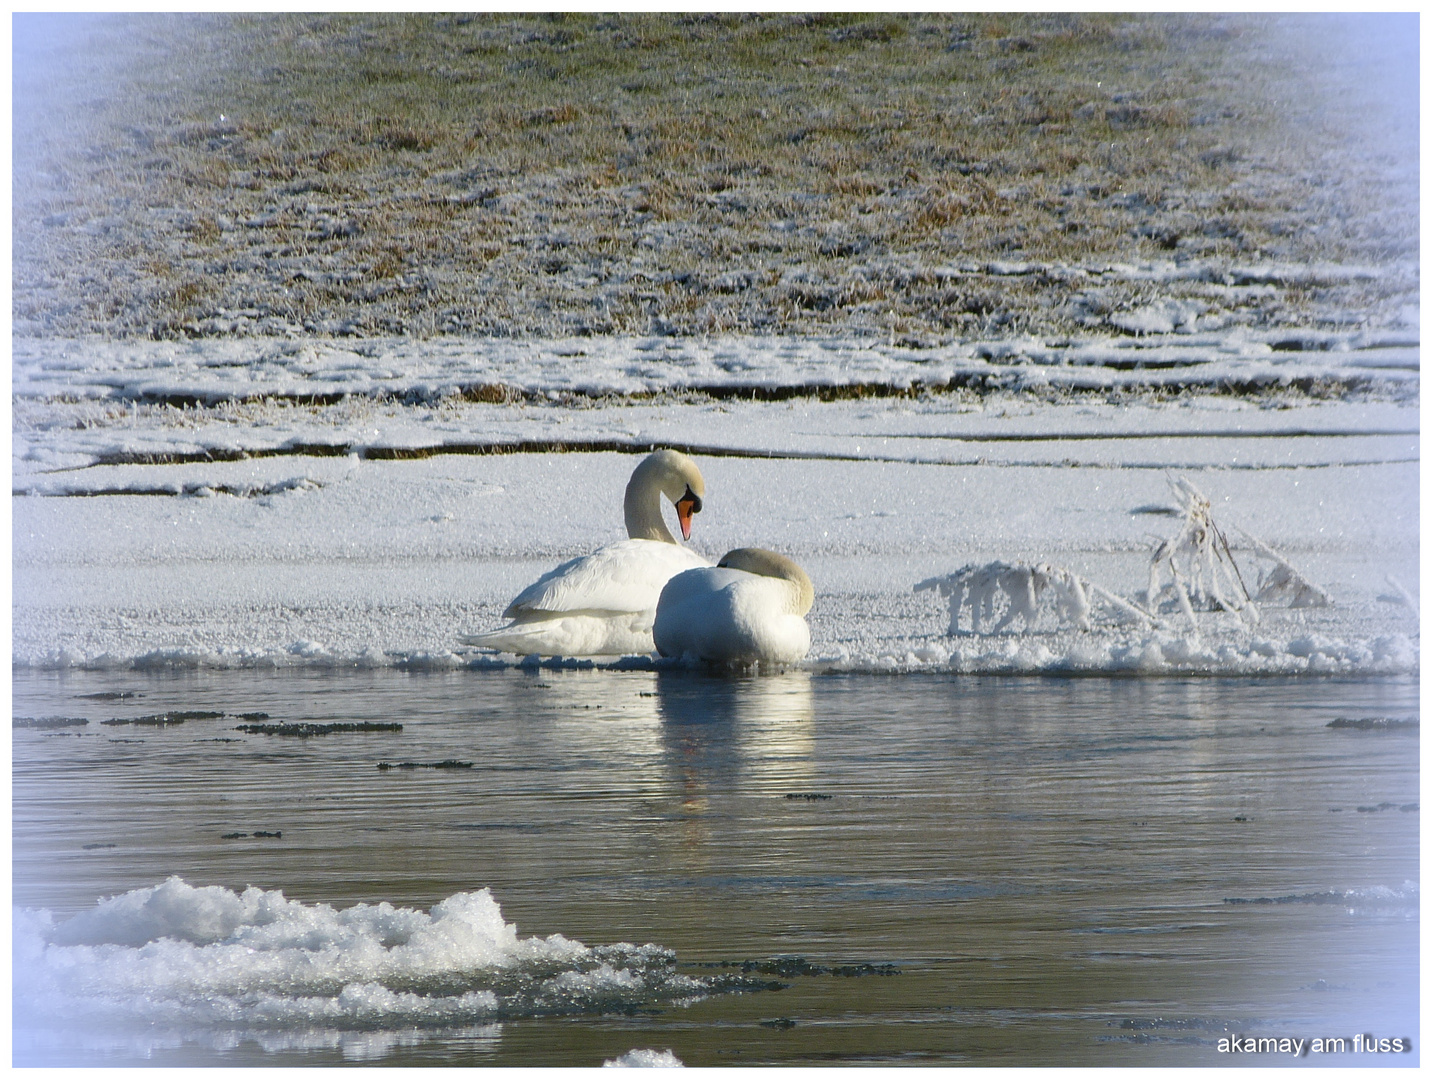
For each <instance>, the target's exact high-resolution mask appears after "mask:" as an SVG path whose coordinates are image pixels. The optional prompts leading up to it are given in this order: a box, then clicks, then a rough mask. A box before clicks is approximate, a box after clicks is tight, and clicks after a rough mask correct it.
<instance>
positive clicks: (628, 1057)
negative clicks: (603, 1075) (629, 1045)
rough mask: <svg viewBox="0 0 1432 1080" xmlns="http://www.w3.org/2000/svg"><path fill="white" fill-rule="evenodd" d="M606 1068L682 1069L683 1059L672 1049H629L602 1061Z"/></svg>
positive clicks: (603, 1066)
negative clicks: (615, 1056)
mask: <svg viewBox="0 0 1432 1080" xmlns="http://www.w3.org/2000/svg"><path fill="white" fill-rule="evenodd" d="M602 1068H604V1069H681V1068H685V1066H684V1065H683V1064H682V1062H681V1059H680V1058H679V1057H677V1056H676V1055H675V1054H673V1053H672V1052H671V1051H670V1050H628V1051H627V1052H626V1053H625V1054H623V1055H622V1056H621V1057H619V1058H613V1059H612V1060H610V1061H604V1062H602Z"/></svg>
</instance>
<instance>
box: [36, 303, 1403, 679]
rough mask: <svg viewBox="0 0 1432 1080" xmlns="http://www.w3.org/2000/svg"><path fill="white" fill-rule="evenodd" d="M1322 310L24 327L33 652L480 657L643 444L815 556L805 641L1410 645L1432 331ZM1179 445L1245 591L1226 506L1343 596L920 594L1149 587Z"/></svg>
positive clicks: (1041, 654)
mask: <svg viewBox="0 0 1432 1080" xmlns="http://www.w3.org/2000/svg"><path fill="white" fill-rule="evenodd" d="M1314 337H1315V338H1316V340H1314ZM1284 338H1286V335H1284ZM1305 338H1306V340H1304V339H1298V340H1297V341H1291V340H1283V339H1282V338H1280V339H1279V340H1276V341H1274V340H1271V339H1268V338H1266V337H1263V338H1260V337H1258V336H1256V335H1251V334H1248V333H1245V332H1242V331H1237V332H1228V333H1223V334H1214V333H1208V334H1200V333H1170V334H1163V335H1159V334H1153V335H1145V336H1141V337H1127V338H1111V339H1091V340H1088V341H1082V342H1072V343H1067V344H1063V343H1055V344H1051V343H1049V342H1047V341H1033V340H1031V341H1019V340H1013V341H1006V342H989V343H983V344H976V345H964V346H958V347H950V348H948V349H945V350H925V351H918V350H909V349H901V348H895V347H887V346H884V345H876V344H870V343H864V344H862V343H858V342H851V341H844V342H842V341H818V340H810V339H788V340H787V339H769V340H762V339H737V338H733V339H712V340H710V341H706V340H701V339H662V338H644V339H616V338H613V339H589V340H579V339H574V340H573V341H569V342H547V343H530V342H526V343H523V342H490V343H469V344H467V345H463V344H460V343H456V342H452V341H446V342H441V343H428V342H408V343H402V342H398V341H392V342H382V341H378V342H373V341H369V342H354V343H343V342H333V341H325V342H317V341H315V342H288V341H277V340H270V341H254V340H247V341H238V340H227V341H213V342H187V343H146V342H124V343H105V342H99V341H56V340H49V341H38V340H25V339H20V340H17V341H16V342H15V349H14V355H15V367H14V393H15V399H14V415H15V430H14V435H13V438H14V451H13V487H14V492H15V497H14V498H13V500H12V505H13V530H14V531H13V543H14V555H13V586H14V607H13V635H14V645H13V649H14V662H15V663H16V664H17V665H19V666H22V667H26V666H28V667H57V666H69V665H79V666H86V667H100V668H106V667H116V668H123V667H129V666H133V665H139V666H146V665H159V666H165V665H179V666H186V665H220V666H236V665H255V666H289V665H351V664H359V665H378V666H382V665H410V666H423V665H429V666H460V665H465V664H474V663H475V664H479V665H480V664H489V663H493V662H495V661H494V658H493V657H492V654H488V653H480V652H478V651H476V650H472V649H467V648H465V647H462V646H460V645H459V644H458V639H459V636H460V635H462V634H464V633H470V632H473V631H477V630H481V629H486V628H488V627H491V626H493V625H496V624H497V622H498V621H499V618H498V616H499V615H500V612H501V610H502V608H503V607H504V606H505V605H506V603H507V601H508V600H509V599H510V598H511V597H512V596H513V595H514V594H515V593H516V592H517V591H518V590H519V589H520V588H521V587H523V586H524V585H525V584H527V583H528V582H530V581H531V580H533V579H535V578H536V577H537V576H538V575H539V574H540V573H542V572H543V571H544V570H546V569H548V568H550V567H551V566H552V565H554V564H555V563H556V562H557V561H559V560H561V559H564V558H568V557H571V556H572V555H575V554H580V553H582V552H585V551H588V550H590V549H592V548H594V547H596V546H598V545H599V544H602V543H605V542H608V541H610V540H614V539H619V538H620V537H621V536H622V523H621V522H622V519H621V510H620V506H621V497H622V492H623V489H624V486H625V483H626V480H627V477H628V475H629V474H630V471H631V469H632V467H633V466H634V465H635V464H636V462H637V461H638V460H639V458H638V456H637V455H638V454H640V453H644V452H645V451H646V449H647V448H649V447H650V446H652V445H672V446H678V447H682V448H686V449H688V450H689V451H690V452H691V453H692V454H693V456H695V457H696V459H697V462H698V464H699V466H700V468H701V470H702V472H703V474H704V475H705V478H706V481H707V499H706V508H705V510H704V512H703V513H702V514H701V515H700V516H699V517H698V518H697V519H696V528H695V533H694V537H693V544H694V545H695V546H696V547H697V548H698V549H699V550H701V551H704V552H706V553H707V554H709V555H711V556H713V557H716V556H719V555H720V554H721V553H722V552H723V551H725V550H727V549H728V548H731V547H737V546H746V545H760V546H765V547H770V548H775V549H777V550H780V551H783V552H785V553H788V554H790V555H791V556H793V557H794V558H796V559H797V560H798V561H799V562H801V563H802V565H804V566H805V567H806V569H807V570H808V571H809V573H810V575H811V577H812V578H813V579H814V581H815V584H816V593H817V598H816V603H815V607H814V608H813V610H812V612H811V615H810V621H811V629H812V638H813V646H812V651H811V657H810V660H809V661H808V663H809V664H810V665H812V666H814V667H816V668H818V669H827V668H832V667H834V668H840V669H858V670H909V669H930V668H953V669H955V670H961V671H990V670H994V671H1009V670H1013V671H1027V670H1054V671H1065V670H1077V671H1125V670H1136V671H1149V672H1160V671H1170V670H1180V671H1182V670H1193V671H1210V672H1230V673H1256V672H1265V671H1271V672H1300V671H1313V672H1320V671H1345V672H1383V671H1389V672H1390V671H1399V672H1400V671H1409V670H1416V669H1417V667H1418V656H1419V644H1418V640H1419V639H1418V616H1417V612H1416V609H1415V601H1412V597H1415V596H1416V594H1417V589H1418V585H1419V572H1418V539H1419V537H1418V487H1417V483H1418V472H1419V420H1418V409H1417V404H1416V400H1417V394H1418V376H1417V334H1416V331H1415V329H1409V330H1408V331H1406V332H1405V333H1401V334H1395V335H1392V336H1391V337H1388V335H1386V334H1384V335H1382V336H1381V337H1379V338H1378V339H1377V340H1372V339H1363V338H1359V337H1357V336H1355V335H1352V334H1347V335H1341V336H1339V335H1329V334H1322V335H1314V336H1311V337H1310V336H1307V335H1305ZM852 386H862V387H864V388H865V390H864V391H863V393H865V394H868V395H870V396H859V397H849V398H845V399H840V398H841V392H840V391H838V390H836V389H834V388H837V387H852ZM951 386H953V387H955V389H951ZM922 387H923V388H924V389H921V388H922ZM1178 387H1183V388H1185V389H1184V390H1183V391H1182V392H1174V389H1175V388H1178ZM1190 387H1191V388H1194V389H1187V388H1190ZM494 388H501V389H500V391H499V390H497V389H494ZM345 392H351V396H347V397H344V396H342V395H343V394H344V393H345ZM820 395H823V396H824V397H826V398H831V397H834V398H837V400H821V397H820ZM483 398H492V399H497V400H481V399H483ZM473 399H479V400H473ZM771 399H775V400H771ZM196 402H197V404H196ZM176 403H183V404H185V405H186V406H187V407H184V408H178V407H175V404H176ZM559 450H560V451H563V452H557V451H559ZM1170 476H1173V477H1183V478H1186V479H1188V480H1189V481H1191V482H1192V483H1194V484H1195V485H1197V487H1198V488H1199V489H1200V490H1202V491H1203V492H1204V494H1206V495H1207V496H1208V497H1209V499H1210V500H1211V502H1212V507H1213V509H1212V513H1213V517H1214V520H1215V521H1216V523H1217V524H1219V525H1220V526H1221V527H1222V528H1223V530H1224V531H1225V532H1226V533H1227V535H1228V537H1229V540H1230V542H1231V543H1232V545H1233V552H1234V555H1235V556H1236V558H1237V561H1238V565H1239V569H1240V572H1241V573H1242V574H1243V575H1244V577H1245V578H1246V579H1247V584H1248V586H1249V589H1250V591H1256V581H1257V579H1258V577H1259V574H1260V571H1261V572H1263V573H1267V572H1269V571H1271V570H1272V568H1273V564H1272V563H1271V562H1269V561H1267V560H1266V559H1263V558H1260V557H1259V556H1258V555H1257V553H1255V551H1254V550H1253V549H1252V548H1251V547H1250V546H1249V544H1248V543H1247V542H1246V541H1245V540H1244V535H1243V533H1242V532H1240V531H1239V530H1240V529H1241V530H1246V532H1247V533H1248V534H1251V535H1252V536H1254V537H1257V538H1258V539H1259V540H1261V541H1263V542H1264V543H1266V544H1268V545H1271V546H1272V547H1273V548H1275V549H1276V550H1277V551H1278V552H1279V553H1280V554H1281V555H1282V556H1283V557H1284V558H1286V559H1287V560H1288V561H1289V562H1291V563H1292V564H1293V566H1295V567H1296V568H1297V569H1298V570H1299V571H1301V572H1302V573H1303V575H1304V576H1305V577H1306V578H1307V579H1308V580H1309V581H1310V582H1311V583H1313V584H1314V585H1316V586H1317V587H1318V588H1320V589H1322V590H1323V591H1325V592H1326V593H1327V595H1328V596H1329V597H1330V598H1331V600H1332V604H1331V606H1328V607H1317V608H1296V609H1295V608H1288V607H1286V606H1281V605H1279V604H1278V603H1268V604H1262V605H1260V606H1259V612H1260V616H1261V617H1260V618H1259V619H1258V620H1257V621H1256V623H1252V622H1250V621H1249V620H1246V619H1240V618H1239V617H1238V616H1236V615H1235V614H1233V613H1231V612H1215V611H1201V612H1198V613H1196V619H1195V622H1196V626H1195V625H1194V624H1193V623H1190V621H1189V620H1188V618H1187V617H1186V615H1185V614H1184V613H1183V612H1182V611H1181V610H1180V609H1179V606H1178V604H1177V603H1176V601H1175V600H1174V598H1173V597H1172V595H1169V596H1165V597H1164V598H1163V602H1162V604H1160V603H1159V602H1158V601H1157V598H1156V600H1155V602H1154V603H1153V605H1152V606H1153V607H1155V608H1159V609H1161V610H1159V611H1156V614H1157V615H1158V616H1159V619H1160V624H1159V625H1158V626H1154V627H1144V626H1140V625H1138V624H1136V623H1119V622H1117V621H1115V620H1114V619H1113V618H1110V617H1099V618H1096V619H1095V620H1094V625H1093V626H1092V627H1091V628H1090V629H1088V630H1080V629H1075V628H1069V627H1065V628H1059V627H1057V626H1056V625H1055V623H1054V621H1053V616H1052V615H1051V616H1049V618H1048V619H1047V620H1046V621H1043V622H1040V623H1038V624H1036V626H1035V627H1034V628H1033V629H1030V628H1019V629H1018V632H1013V633H1001V634H995V635H976V634H970V633H963V634H958V635H955V636H948V635H947V633H946V631H947V628H948V624H949V615H948V612H947V610H946V607H945V603H944V601H943V600H942V599H940V597H939V596H938V595H937V594H936V593H935V592H932V591H926V592H921V593H918V594H917V593H915V592H914V591H913V587H914V585H915V584H916V583H917V582H920V581H922V580H924V579H927V578H930V577H934V576H939V575H945V574H949V573H951V572H953V571H956V570H958V569H959V568H961V567H963V566H966V565H968V564H971V563H974V564H982V563H988V562H992V561H995V560H1005V561H1015V560H1024V561H1028V562H1031V563H1035V562H1047V563H1051V564H1054V565H1057V566H1061V567H1066V568H1069V569H1070V570H1072V571H1073V572H1074V573H1076V574H1078V575H1080V576H1081V577H1082V578H1084V579H1085V580H1087V581H1088V582H1090V583H1092V584H1095V585H1098V586H1100V587H1102V588H1104V589H1107V590H1109V591H1111V592H1113V593H1116V594H1118V595H1119V596H1122V597H1124V598H1128V599H1132V600H1134V601H1135V602H1137V603H1140V604H1144V603H1147V602H1148V599H1147V598H1146V597H1143V596H1141V595H1140V594H1141V591H1142V590H1144V589H1145V588H1146V586H1147V584H1148V577H1149V563H1150V558H1151V555H1152V552H1153V549H1154V547H1155V546H1156V545H1157V543H1158V542H1159V541H1160V540H1161V539H1165V538H1168V537H1171V536H1174V535H1175V534H1176V533H1177V532H1178V531H1179V528H1180V526H1181V516H1178V515H1176V514H1175V511H1174V507H1175V500H1174V497H1173V494H1172V491H1171V489H1170V486H1169V483H1168V478H1169V477H1170ZM504 659H505V660H506V661H508V662H515V659H514V658H511V657H507V658H504Z"/></svg>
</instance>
